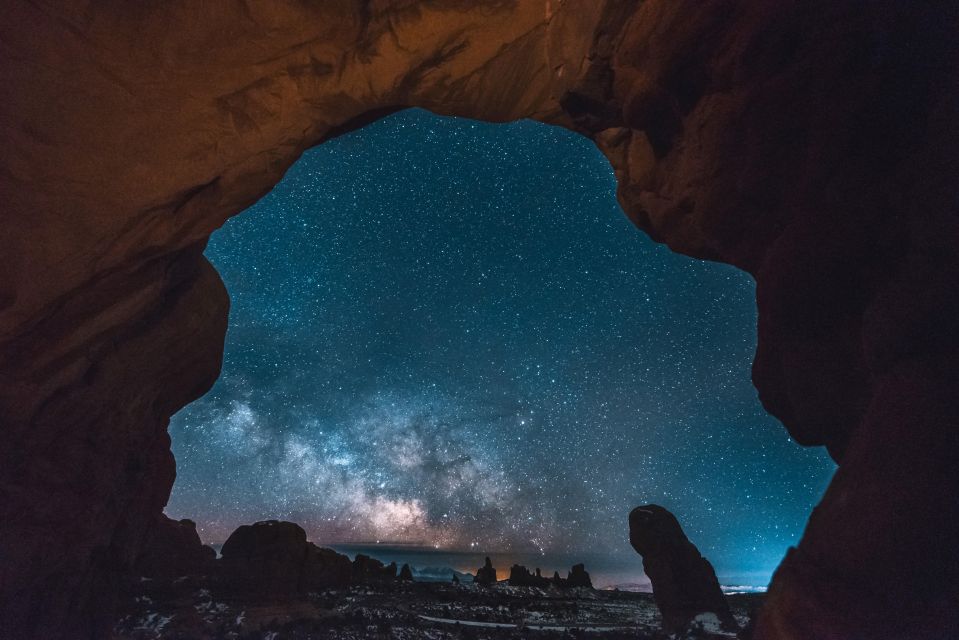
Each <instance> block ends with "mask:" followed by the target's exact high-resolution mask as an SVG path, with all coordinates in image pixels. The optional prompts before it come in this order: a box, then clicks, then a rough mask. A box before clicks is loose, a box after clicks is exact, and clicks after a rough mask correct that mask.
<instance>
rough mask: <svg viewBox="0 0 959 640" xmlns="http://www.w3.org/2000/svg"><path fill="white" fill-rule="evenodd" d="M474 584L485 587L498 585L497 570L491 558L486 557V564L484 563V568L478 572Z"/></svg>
mask: <svg viewBox="0 0 959 640" xmlns="http://www.w3.org/2000/svg"><path fill="white" fill-rule="evenodd" d="M473 582H475V583H476V584H479V585H482V586H484V587H488V586H490V585H493V584H496V569H494V568H493V563H492V562H491V561H490V559H489V556H487V557H486V562H484V563H483V566H482V567H480V568H479V569H477V570H476V577H475V578H474V579H473Z"/></svg>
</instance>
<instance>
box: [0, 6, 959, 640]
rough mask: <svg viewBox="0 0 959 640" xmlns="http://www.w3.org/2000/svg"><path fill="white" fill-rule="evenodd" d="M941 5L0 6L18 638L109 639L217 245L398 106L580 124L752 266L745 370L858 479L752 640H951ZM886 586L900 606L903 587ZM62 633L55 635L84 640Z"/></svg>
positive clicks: (652, 194)
mask: <svg viewBox="0 0 959 640" xmlns="http://www.w3.org/2000/svg"><path fill="white" fill-rule="evenodd" d="M956 13H957V10H956V9H955V8H953V7H948V6H947V7H931V6H923V7H917V6H915V5H914V3H907V2H904V1H902V2H897V1H893V0H884V1H882V2H876V3H873V5H872V6H871V7H870V9H869V11H868V14H866V13H865V12H864V11H863V10H862V8H861V7H860V6H859V5H858V3H853V2H836V1H832V2H825V1H821V2H820V1H818V0H817V1H815V2H808V3H802V4H801V5H795V4H793V3H788V2H785V1H783V2H779V1H771V2H763V3H756V2H751V1H750V2H747V1H746V0H742V1H739V0H729V1H727V2H715V3H703V2H699V1H695V0H681V1H678V2H677V1H666V0H647V1H646V2H644V3H635V2H627V1H625V0H607V1H606V2H602V3H592V2H589V3H587V2H572V1H567V2H559V1H558V0H547V1H545V2H542V1H540V2H532V1H527V0H517V1H514V2H508V1H507V2H504V1H499V0H495V1H494V0H489V1H487V2H464V1H461V0H446V1H438V2H433V3H414V2H406V1H401V0H395V1H392V2H387V1H384V2H368V1H365V2H360V1H356V2H352V3H346V2H344V3H325V4H323V5H319V4H318V5H316V6H313V5H310V4H307V3H297V2H293V1H290V2H271V3H237V4H226V3H209V4H206V3H202V4H197V3H189V2H175V3H169V2H163V3H160V2H156V3H146V4H144V3H137V4H135V5H133V4H130V3H113V4H112V5H110V4H107V5H97V6H89V7H86V6H79V5H73V4H70V3H66V2H62V3H47V4H43V3H26V2H23V3H15V4H14V5H13V6H12V7H11V8H10V9H9V10H8V17H7V18H5V20H4V21H3V23H2V24H0V43H2V44H0V47H2V48H0V50H2V51H3V54H2V63H0V74H2V75H0V86H2V87H3V89H2V92H3V99H2V100H0V132H2V140H0V145H2V147H0V148H3V149H4V151H3V154H2V157H0V160H2V167H0V169H2V170H0V193H2V201H3V202H4V207H3V212H2V214H0V215H2V216H3V220H2V221H0V244H2V247H3V251H2V252H0V425H2V429H3V438H4V447H2V448H0V557H2V558H3V559H4V561H3V563H2V566H0V578H2V579H0V631H3V633H0V635H4V637H6V636H10V637H21V636H23V637H50V638H55V637H67V636H68V635H70V634H75V630H76V629H84V630H88V632H87V631H84V633H86V634H87V635H95V634H96V633H98V632H99V630H102V629H103V628H104V627H105V625H107V624H109V600H110V598H111V593H112V592H113V590H114V589H115V585H116V583H117V580H118V579H119V577H120V576H122V574H123V572H124V570H125V569H126V568H128V567H129V565H130V563H131V562H132V559H133V557H134V556H135V555H136V553H137V550H138V548H139V545H140V544H141V542H142V540H143V537H144V535H145V533H146V531H147V530H148V528H149V526H150V524H151V522H152V521H153V520H154V519H155V518H156V516H157V515H158V514H159V513H161V511H162V508H163V506H164V504H165V503H166V499H167V497H168V496H169V492H170V488H171V486H172V483H173V478H174V476H175V470H174V463H173V459H172V456H171V454H170V451H169V438H168V436H167V434H166V426H167V423H168V420H169V416H170V415H172V414H173V413H174V412H175V411H177V410H178V409H179V408H180V407H182V406H184V405H185V404H186V403H188V402H189V401H191V400H192V399H194V398H196V397H198V396H199V395H201V394H202V393H203V392H204V391H205V390H206V389H208V388H209V386H210V385H211V384H212V382H213V381H214V380H215V379H216V376H217V374H218V371H219V366H220V361H221V359H222V346H223V337H224V334H225V330H226V316H227V310H228V304H229V302H228V297H227V295H226V292H225V290H224V289H223V286H222V283H221V282H220V280H219V277H218V276H217V274H216V272H215V271H214V270H213V268H212V267H211V266H210V265H209V264H208V263H207V262H206V260H205V259H204V258H203V255H202V251H203V247H204V246H205V242H206V240H207V238H208V237H209V235H210V233H211V232H212V231H213V230H214V229H216V228H217V227H218V226H219V225H221V224H222V223H223V222H224V221H225V220H226V219H228V218H229V217H230V216H231V215H234V214H236V213H238V212H239V211H241V210H243V209H244V208H246V207H247V206H249V205H250V204H252V203H253V202H255V201H256V200H257V199H258V198H259V197H261V196H262V195H263V194H265V193H267V192H268V191H269V190H270V188H272V186H273V185H274V184H275V183H276V182H277V181H278V180H279V179H280V177H281V176H282V175H283V172H284V171H285V170H286V169H287V168H288V167H289V166H290V165H291V164H292V163H293V162H294V161H295V160H296V159H297V158H298V157H299V155H300V154H301V153H302V152H303V150H305V149H307V148H309V147H310V146H313V145H316V144H319V143H322V142H323V141H324V140H326V139H329V138H330V137H333V136H335V135H339V134H340V133H342V132H344V131H347V130H350V129H353V128H356V127H358V126H362V125H363V124H364V123H366V122H369V121H371V120H373V119H376V118H377V117H381V116H382V115H384V114H386V113H390V112H392V111H393V110H395V109H397V108H402V107H408V106H417V107H423V108H426V109H430V110H432V111H435V112H437V113H442V114H445V115H459V116H467V117H471V118H476V119H481V120H491V121H506V120H514V119H518V118H533V119H536V120H540V121H543V122H547V123H551V124H555V125H559V126H564V127H568V128H571V129H573V130H575V131H577V132H579V133H581V134H582V135H584V136H587V137H589V138H590V139H592V140H593V141H594V142H595V143H596V144H597V146H598V147H599V148H600V149H601V150H602V151H603V153H604V154H605V155H606V156H607V158H609V160H610V162H611V164H612V166H613V168H614V170H615V172H616V177H617V179H618V182H619V189H618V197H619V201H620V203H621V204H622V206H623V209H624V210H625V211H626V213H627V214H628V215H629V216H630V218H631V219H632V220H633V221H634V222H635V223H636V224H637V226H639V227H640V228H642V229H644V230H645V231H647V232H648V233H650V234H651V235H652V236H653V237H654V238H655V239H657V240H659V241H661V242H665V243H666V244H667V245H669V246H670V247H671V248H672V249H674V250H676V251H680V252H682V253H686V254H688V255H692V256H696V257H701V258H707V259H711V260H718V261H722V262H727V263H730V264H733V265H736V266H738V267H740V268H742V269H745V270H747V271H749V272H750V273H751V274H752V275H753V276H754V277H755V278H756V281H757V304H758V309H759V347H758V351H757V355H756V361H755V364H754V382H755V384H756V386H757V389H758V390H759V392H760V397H761V399H762V400H763V403H764V405H765V406H766V407H767V409H768V410H769V411H770V412H771V413H773V414H774V415H776V416H777V417H778V418H780V419H781V420H782V421H783V423H784V425H785V426H786V428H787V429H788V430H789V432H790V434H791V435H792V436H793V437H795V438H796V439H797V440H798V441H799V442H801V443H802V444H806V445H823V446H826V447H828V449H829V451H830V452H831V453H832V455H833V457H834V458H836V460H837V461H838V462H840V464H841V466H840V469H839V471H838V473H837V474H836V477H835V479H834V480H833V483H832V485H831V486H830V488H829V490H828V491H827V493H826V495H825V497H824V498H823V501H822V503H821V504H820V505H819V507H817V509H816V510H815V512H814V514H813V516H812V518H811V520H810V522H809V525H808V528H807V530H806V533H805V535H804V537H803V540H802V542H801V543H800V544H799V545H798V547H797V548H796V549H794V550H791V551H790V553H789V554H788V555H787V557H786V559H785V560H784V562H783V564H782V565H781V566H780V569H779V570H778V571H777V574H776V576H775V577H774V579H773V582H772V584H771V587H770V591H769V595H768V599H767V604H766V605H765V607H764V611H763V614H762V616H761V617H760V621H759V624H758V626H757V630H756V637H758V638H811V637H862V636H863V635H865V636H866V637H885V636H889V637H902V636H903V635H904V634H905V635H907V636H908V637H940V636H941V635H942V634H943V632H944V630H948V629H955V628H957V624H959V620H957V615H959V614H957V612H956V609H955V606H954V602H955V599H956V595H957V592H956V586H955V585H956V584H957V583H959V582H957V578H959V576H957V573H959V558H957V554H959V552H957V551H956V549H955V545H954V544H953V541H955V540H956V539H957V538H959V536H957V534H959V503H957V502H956V500H955V496H956V495H957V489H959V482H957V474H959V472H957V471H956V469H957V468H959V465H957V464H956V463H957V462H959V460H957V457H959V456H957V451H959V443H957V442H956V439H957V436H956V433H957V429H956V426H957V425H959V420H957V417H959V416H957V409H956V406H955V403H954V395H955V390H956V388H957V384H956V382H957V370H959V365H957V364H956V362H957V361H959V360H957V358H956V355H957V351H959V344H957V338H956V336H959V327H957V326H956V325H957V319H959V289H957V287H956V282H957V281H959V280H957V276H959V258H957V256H959V253H957V251H956V249H957V245H959V224H957V216H956V213H957V211H956V203H957V202H959V193H957V191H959V181H956V180H955V169H956V167H957V166H959V163H957V160H959V158H957V153H959V152H957V149H959V125H957V124H956V123H957V118H956V117H955V115H956V113H959V110H957V106H959V99H957V98H959V96H957V94H959V86H957V85H956V83H955V82H954V79H955V76H956V71H957V67H959V65H957V61H959V53H957V48H959V45H957V41H956V39H955V38H954V36H953V34H954V33H956V27H957V26H959V19H957V15H956ZM893 605H895V606H893ZM67 630H69V631H67Z"/></svg>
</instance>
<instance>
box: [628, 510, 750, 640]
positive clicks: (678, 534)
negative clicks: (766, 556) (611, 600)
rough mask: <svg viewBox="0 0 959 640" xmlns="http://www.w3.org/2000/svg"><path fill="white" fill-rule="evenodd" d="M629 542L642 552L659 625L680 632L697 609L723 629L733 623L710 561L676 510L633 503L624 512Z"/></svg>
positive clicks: (730, 627) (733, 626)
mask: <svg viewBox="0 0 959 640" xmlns="http://www.w3.org/2000/svg"><path fill="white" fill-rule="evenodd" d="M629 543H630V544H631V545H632V546H633V549H635V550H636V552H637V553H639V554H640V555H642V556H643V571H645V572H646V575H647V576H648V577H649V580H650V582H652V585H653V597H654V598H655V600H656V606H657V607H659V611H660V613H661V614H662V616H663V628H664V630H666V631H667V632H669V633H676V632H683V631H685V630H687V629H688V628H689V627H690V625H691V623H693V621H694V620H695V619H696V618H697V616H699V615H701V614H714V615H715V616H716V617H717V618H718V619H719V621H720V622H721V623H722V625H723V626H724V627H725V628H727V629H729V630H735V629H737V628H738V625H737V624H736V621H735V619H734V618H733V615H732V613H731V612H730V610H729V605H728V604H727V602H726V596H725V595H723V592H722V590H721V589H720V587H719V580H717V579H716V572H715V571H713V566H712V565H711V564H710V563H709V561H708V560H706V558H704V557H703V556H702V554H700V553H699V550H698V549H697V548H696V546H695V545H694V544H693V543H692V542H690V541H689V538H687V537H686V534H685V533H684V532H683V528H682V527H681V526H680V524H679V520H677V519H676V516H674V515H673V514H672V513H670V512H669V511H667V510H666V509H664V508H663V507H660V506H658V505H655V504H650V505H646V506H642V507H636V508H635V509H633V510H632V512H630V514H629Z"/></svg>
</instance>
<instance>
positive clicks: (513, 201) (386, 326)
mask: <svg viewBox="0 0 959 640" xmlns="http://www.w3.org/2000/svg"><path fill="white" fill-rule="evenodd" d="M614 194H615V181H614V179H613V176H612V172H611V170H610V167H609V165H608V163H607V162H606V160H605V159H604V158H603V157H602V155H601V154H600V153H599V152H598V151H597V150H596V149H595V147H594V146H593V145H592V144H591V143H590V142H589V141H588V140H586V139H584V138H581V137H579V136H577V135H575V134H573V133H570V132H568V131H565V130H562V129H557V128H552V127H548V126H546V125H541V124H536V123H531V122H519V123H512V124H507V125H492V124H483V123H477V122H471V121H465V120H457V119H449V118H439V117H436V116H432V115H430V114H427V113H425V112H422V111H405V112H402V113H399V114H396V115H393V116H391V117H389V118H387V119H384V120H381V121H378V122H376V123H374V124H372V125H370V126H367V127H365V128H364V129H362V130H360V131H356V132H353V133H351V134H348V135H345V136H342V137H340V138H337V139H334V140H332V141H330V142H328V143H326V144H324V145H322V146H320V147H318V148H316V149H313V150H310V151H309V152H307V153H306V154H305V155H304V156H303V158H302V159H301V160H300V161H299V162H297V163H296V164H295V165H294V166H293V167H292V168H291V169H290V171H289V172H288V174H287V176H286V177H285V178H284V180H283V181H282V182H281V183H280V184H278V185H277V186H276V188H275V189H274V190H273V191H272V192H271V193H270V194H269V195H267V196H266V197H265V198H263V199H262V200H261V201H260V202H258V203H257V204H256V205H255V206H253V207H251V208H250V209H249V210H247V211H246V212H244V213H243V214H241V215H240V216H239V217H237V218H234V219H233V220H231V221H230V222H229V223H228V224H227V225H226V226H225V227H224V228H223V229H222V230H220V231H218V232H217V233H216V234H214V236H213V239H212V241H211V243H210V245H209V248H208V249H207V256H208V257H209V258H210V260H211V261H212V262H213V264H214V265H215V266H216V267H217V269H218V270H219V271H220V273H221V275H222V276H223V279H224V281H225V283H226V285H227V287H228V289H229V291H230V294H231V297H232V300H233V307H232V310H231V315H230V329H229V333H228V336H227V348H226V357H225V361H224V368H223V374H222V376H221V378H220V380H219V381H218V382H217V384H216V386H215V387H214V388H213V390H212V391H211V392H210V393H209V394H207V395H206V396H205V397H204V398H202V399H201V400H199V401H197V402H195V403H194V404H192V405H190V406H189V407H187V408H186V409H184V410H183V411H181V412H180V413H179V414H177V415H176V416H175V417H174V419H173V421H172V423H171V427H170V431H171V435H172V438H173V449H174V453H175V454H176V458H177V465H178V479H177V483H176V486H175V487H174V492H173V496H172V498H171V500H170V504H169V505H168V507H167V512H168V513H170V514H171V515H175V516H178V517H191V518H193V519H195V520H197V521H198V523H199V527H200V531H201V535H202V537H203V538H204V539H205V540H207V541H211V542H221V541H222V540H223V539H225V537H226V536H227V535H229V533H230V531H232V529H233V528H235V527H236V526H237V525H239V524H243V523H248V522H253V521H256V520H261V519H266V518H282V519H288V520H293V521H296V522H299V523H300V524H302V525H303V526H304V527H305V528H306V529H307V531H308V532H309V534H310V537H311V538H312V539H314V540H316V541H317V542H320V543H324V542H325V543H334V542H347V541H373V540H380V541H383V540H390V541H405V542H418V543H421V544H428V545H436V546H440V547H444V548H474V549H490V550H510V549H514V550H521V549H522V550H537V549H542V550H546V551H562V552H575V551H578V550H593V551H595V550H598V549H599V550H604V551H605V552H608V553H609V554H610V555H612V556H617V555H620V556H622V557H624V558H625V557H627V556H629V557H631V558H633V557H634V556H633V555H632V551H630V550H629V549H628V544H627V543H626V537H625V518H626V515H627V513H628V511H629V510H630V508H631V507H633V506H635V505H637V504H641V503H647V502H655V503H658V504H662V505H663V506H666V507H667V508H669V509H671V510H673V511H674V512H675V513H677V514H678V515H679V517H680V519H681V521H682V522H683V523H684V525H685V527H686V529H687V531H688V533H689V534H690V536H691V537H692V538H693V540H694V542H696V543H697V545H698V546H699V547H700V549H702V550H703V551H704V552H705V553H707V555H709V556H710V558H711V559H713V560H714V562H715V564H717V568H718V569H719V570H720V571H722V570H724V569H725V570H726V571H727V572H728V571H734V572H737V573H740V574H746V573H754V574H757V575H768V572H769V571H770V570H771V569H772V568H773V567H774V566H775V564H776V562H777V560H778V558H780V557H781V556H782V554H783V552H784V551H785V548H786V547H787V546H788V545H789V544H791V543H793V542H794V541H795V540H797V539H798V537H799V535H800V533H801V531H802V526H803V524H804V522H805V519H806V517H807V516H808V513H809V510H810V509H811V507H812V506H813V505H814V504H815V503H816V501H817V500H818V498H819V496H820V494H821V492H822V490H823V488H824V486H825V483H826V482H827V480H828V478H829V476H830V475H831V473H832V471H833V469H834V465H833V464H832V463H831V462H830V461H829V460H828V458H827V457H826V455H825V454H824V453H823V452H822V451H820V450H808V449H803V448H801V447H799V446H798V445H796V444H795V443H793V442H792V441H790V440H789V438H788V436H787V434H786V432H785V430H784V429H783V428H782V426H781V425H780V424H779V423H778V422H776V420H775V419H773V418H771V417H770V416H768V415H766V414H765V413H764V412H763V410H762V408H761V406H760V404H759V402H758V400H757V398H756V392H755V390H754V389H753V387H752V385H751V383H750V381H749V370H750V364H751V360H752V356H753V352H754V349H755V322H756V318H755V313H756V312H755V304H754V298H753V296H754V285H753V281H752V280H751V278H750V277H749V276H748V275H747V274H744V273H742V272H739V271H737V270H735V269H733V268H732V267H729V266H727V265H718V264H710V263H705V262H701V261H696V260H692V259H689V258H685V257H683V256H679V255H676V254H673V253H671V252H669V251H668V250H667V249H666V248H665V247H663V246H660V245H657V244H655V243H653V242H652V241H651V240H650V239H649V238H648V237H647V236H646V235H645V234H643V233H642V232H640V231H638V230H637V229H636V228H635V227H634V226H632V225H631V224H630V223H629V222H628V220H627V219H626V218H625V216H624V215H623V213H622V211H621V210H620V209H619V207H618V205H617V203H616V200H615V195H614Z"/></svg>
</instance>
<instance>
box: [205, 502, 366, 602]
mask: <svg viewBox="0 0 959 640" xmlns="http://www.w3.org/2000/svg"><path fill="white" fill-rule="evenodd" d="M220 554H221V556H222V557H221V558H220V560H219V561H218V562H217V565H218V566H217V574H218V575H217V578H218V582H219V584H220V587H221V588H222V589H224V590H225V591H228V592H230V593H231V594H235V595H241V596H250V597H256V598H258V599H261V600H263V599H266V600H269V599H271V598H286V597H289V596H292V595H296V594H303V593H308V592H309V591H312V590H315V589H321V588H323V587H331V586H340V587H342V586H346V585H348V584H350V581H351V578H352V565H351V563H350V559H349V558H347V557H346V556H344V555H340V554H338V553H336V552H335V551H332V550H330V549H321V548H319V547H317V546H316V545H314V544H313V543H311V542H307V540H306V532H305V531H304V530H303V528H302V527H300V526H299V525H297V524H294V523H292V522H280V521H277V520H266V521H263V522H257V523H255V524H252V525H243V526H241V527H240V528H238V529H237V530H236V531H234V532H233V533H232V534H230V537H229V538H227V541H226V542H225V543H223V548H222V549H221V550H220Z"/></svg>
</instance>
